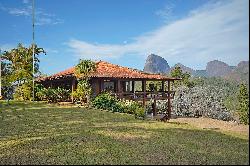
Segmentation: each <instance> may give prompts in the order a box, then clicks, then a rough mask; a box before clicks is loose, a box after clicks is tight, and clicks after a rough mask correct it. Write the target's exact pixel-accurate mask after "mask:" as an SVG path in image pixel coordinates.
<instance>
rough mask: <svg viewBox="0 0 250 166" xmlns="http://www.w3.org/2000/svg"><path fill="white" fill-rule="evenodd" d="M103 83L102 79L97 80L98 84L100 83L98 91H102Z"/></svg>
mask: <svg viewBox="0 0 250 166" xmlns="http://www.w3.org/2000/svg"><path fill="white" fill-rule="evenodd" d="M103 84H104V81H103V80H102V79H100V80H99V85H100V89H99V90H100V93H102V91H103Z"/></svg>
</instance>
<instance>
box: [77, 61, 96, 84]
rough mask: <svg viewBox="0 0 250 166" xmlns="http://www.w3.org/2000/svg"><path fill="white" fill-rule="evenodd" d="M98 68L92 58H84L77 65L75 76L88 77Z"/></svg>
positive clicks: (79, 77)
mask: <svg viewBox="0 0 250 166" xmlns="http://www.w3.org/2000/svg"><path fill="white" fill-rule="evenodd" d="M95 70H96V64H95V62H93V61H91V60H82V59H80V62H79V63H78V64H77V65H76V67H75V73H74V74H75V76H76V78H78V79H86V78H88V77H89V75H90V74H91V73H92V72H94V71H95Z"/></svg>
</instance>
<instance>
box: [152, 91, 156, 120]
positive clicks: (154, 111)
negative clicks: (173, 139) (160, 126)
mask: <svg viewBox="0 0 250 166" xmlns="http://www.w3.org/2000/svg"><path fill="white" fill-rule="evenodd" d="M153 116H156V99H155V95H154V107H153Z"/></svg>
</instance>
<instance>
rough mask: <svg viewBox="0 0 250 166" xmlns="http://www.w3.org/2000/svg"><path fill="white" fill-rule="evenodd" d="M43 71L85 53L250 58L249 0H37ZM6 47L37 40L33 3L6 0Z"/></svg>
mask: <svg viewBox="0 0 250 166" xmlns="http://www.w3.org/2000/svg"><path fill="white" fill-rule="evenodd" d="M35 7H36V28H35V40H36V43H37V44H38V45H39V46H40V47H43V48H45V50H46V51H47V55H42V56H41V57H40V58H41V71H42V72H44V73H46V74H52V73H55V72H58V71H61V70H64V69H66V68H69V67H72V66H73V65H75V64H77V62H78V60H79V59H80V58H82V59H92V60H105V61H109V62H112V63H115V64H119V65H122V66H128V67H132V68H137V69H143V66H144V63H145V60H146V57H147V55H148V54H151V53H154V54H157V55H159V56H162V57H164V58H165V59H166V60H167V61H168V63H169V65H170V66H173V65H174V64H176V63H178V62H180V63H182V64H184V65H186V66H188V67H192V68H194V69H204V68H205V67H206V63H207V62H208V61H211V60H215V59H217V60H221V61H224V62H226V63H228V64H229V65H237V64H238V62H239V61H241V60H248V59H249V57H248V55H249V37H248V36H249V21H248V20H249V2H248V0H220V1H216V0H72V1H70V0H53V1H51V0H35ZM0 20H1V31H0V47H1V49H2V50H8V49H10V48H13V47H16V45H17V44H18V43H24V44H25V45H26V46H28V45H30V44H31V42H32V26H31V21H32V17H31V1H30V0H1V1H0Z"/></svg>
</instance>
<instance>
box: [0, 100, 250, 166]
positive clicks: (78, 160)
mask: <svg viewBox="0 0 250 166" xmlns="http://www.w3.org/2000/svg"><path fill="white" fill-rule="evenodd" d="M248 141H249V140H248V138H247V137H244V136H242V137H239V136H237V137H236V136H234V135H232V134H230V135H229V134H226V133H221V132H216V131H211V130H202V129H197V128H194V127H192V126H190V125H188V124H185V123H174V122H169V123H162V122H157V121H146V120H137V119H135V118H134V116H132V115H127V114H119V113H111V112H107V111H100V110H95V109H86V108H63V107H58V106H56V105H47V104H45V103H42V104H41V103H36V104H31V103H26V104H25V103H16V102H11V104H10V106H8V105H6V103H3V102H0V164H1V165H3V164H249V159H248V157H249V147H248V146H249V143H248Z"/></svg>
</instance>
